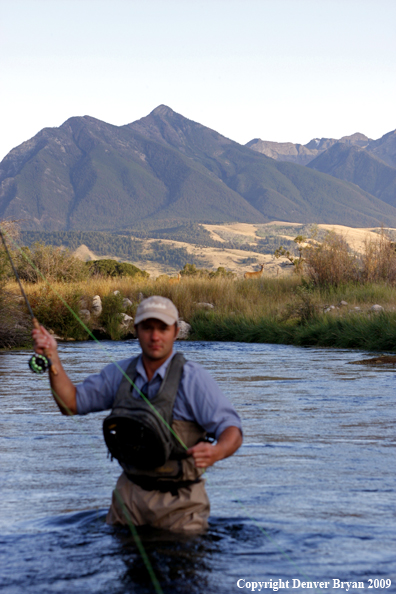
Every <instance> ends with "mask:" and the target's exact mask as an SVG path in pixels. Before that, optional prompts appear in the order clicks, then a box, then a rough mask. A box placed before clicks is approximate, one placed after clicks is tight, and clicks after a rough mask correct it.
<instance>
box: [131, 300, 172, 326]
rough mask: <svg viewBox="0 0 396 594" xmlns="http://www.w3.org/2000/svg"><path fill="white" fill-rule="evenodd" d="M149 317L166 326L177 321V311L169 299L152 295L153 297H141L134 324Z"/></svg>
mask: <svg viewBox="0 0 396 594" xmlns="http://www.w3.org/2000/svg"><path fill="white" fill-rule="evenodd" d="M150 318H154V319H155V320H161V322H164V323H165V324H168V326H172V324H174V323H175V322H177V321H178V319H179V312H178V311H177V309H176V306H175V305H174V303H172V301H171V300H170V299H167V298H166V297H159V296H158V295H153V297H148V298H147V299H143V301H142V302H141V303H140V304H139V306H138V308H137V310H136V315H135V326H136V325H137V324H139V323H140V322H143V321H144V320H148V319H150Z"/></svg>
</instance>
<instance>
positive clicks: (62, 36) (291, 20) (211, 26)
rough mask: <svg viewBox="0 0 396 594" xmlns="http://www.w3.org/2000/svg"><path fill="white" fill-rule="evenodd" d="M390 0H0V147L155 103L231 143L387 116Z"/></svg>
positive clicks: (373, 122) (376, 128)
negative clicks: (79, 119) (75, 119)
mask: <svg viewBox="0 0 396 594" xmlns="http://www.w3.org/2000/svg"><path fill="white" fill-rule="evenodd" d="M395 23H396V2H395V0H357V1H355V0H0V92H1V94H0V97H1V110H0V159H2V158H3V157H4V156H5V155H6V154H7V153H8V152H9V151H10V150H11V149H12V148H14V147H15V146H18V145H19V144H21V143H22V142H24V141H25V140H28V139H29V138H31V137H32V136H34V135H35V134H37V132H39V131H40V130H41V129H42V128H45V127H53V126H60V125H61V124H62V123H63V122H64V121H66V120H67V119H68V118H70V117H72V116H83V115H90V116H93V117H95V118H98V119H100V120H103V121H105V122H108V123H110V124H114V125H123V124H127V123H129V122H133V121H135V120H137V119H139V118H141V117H144V116H146V115H147V114H148V113H150V112H151V111H152V110H153V109H155V107H157V106H158V105H160V104H165V105H168V106H169V107H171V108H172V109H173V110H174V111H176V112H178V113H180V114H182V115H183V116H185V117H187V118H189V119H191V120H194V121H196V122H199V123H201V124H204V125H205V126H208V127H210V128H213V129H215V130H216V131H218V132H220V133H221V134H223V135H224V136H227V137H228V138H231V139H233V140H235V141H237V142H240V143H241V144H245V143H246V142H248V141H249V140H252V139H253V138H261V139H262V140H272V141H276V142H295V143H301V144H306V143H307V142H309V141H310V140H311V139H312V138H322V137H325V138H328V137H331V138H340V137H342V136H345V135H349V134H353V133H354V132H361V133H363V134H366V135H367V136H369V137H370V138H380V137H381V136H382V135H383V134H386V133H387V132H390V131H391V130H394V129H395V128H396V115H395V113H396V110H395V104H396V101H395V100H396V69H395V66H396V35H395V34H394V28H395Z"/></svg>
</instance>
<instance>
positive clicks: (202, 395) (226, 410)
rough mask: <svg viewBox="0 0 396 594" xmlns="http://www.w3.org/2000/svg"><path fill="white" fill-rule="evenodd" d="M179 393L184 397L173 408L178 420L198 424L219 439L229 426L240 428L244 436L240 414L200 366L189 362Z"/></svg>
mask: <svg viewBox="0 0 396 594" xmlns="http://www.w3.org/2000/svg"><path fill="white" fill-rule="evenodd" d="M179 390H180V396H181V398H180V399H178V400H176V402H175V407H174V409H173V416H174V418H175V419H181V420H185V421H195V422H197V423H199V425H201V427H202V428H203V429H205V431H207V432H208V433H213V434H214V435H215V437H216V439H218V438H219V437H220V435H221V434H222V433H223V431H224V430H225V429H227V428H228V427H237V428H238V429H239V430H240V431H241V433H242V423H241V419H240V417H239V415H238V413H237V412H236V411H235V409H234V407H233V406H232V404H231V402H230V401H229V400H228V398H227V397H226V396H225V395H224V394H223V392H222V391H221V390H220V388H219V386H218V385H217V383H216V382H215V380H214V379H213V378H212V376H211V375H210V374H209V373H208V372H207V371H206V370H205V369H204V368H203V367H201V366H200V365H199V364H198V363H193V362H192V361H187V362H186V364H185V365H184V370H183V376H182V380H181V386H180V388H179Z"/></svg>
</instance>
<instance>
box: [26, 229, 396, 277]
mask: <svg viewBox="0 0 396 594" xmlns="http://www.w3.org/2000/svg"><path fill="white" fill-rule="evenodd" d="M164 224H165V223H164ZM331 230H334V231H335V232H337V233H339V234H342V235H343V236H344V237H345V239H346V241H347V242H348V243H349V245H350V246H351V248H352V249H353V250H354V251H355V252H359V253H361V252H362V251H363V247H364V241H365V240H366V239H369V238H372V239H375V238H376V237H378V232H379V231H380V228H360V229H358V228H352V227H346V226H342V225H324V224H320V225H311V224H309V225H302V224H299V223H286V222H281V221H277V222H271V223H266V224H259V225H254V224H249V223H230V224H216V225H215V224H203V225H198V224H195V223H194V224H179V225H177V224H176V225H175V224H173V226H169V225H168V226H167V227H166V226H165V227H164V226H162V227H159V228H158V227H157V228H155V229H149V228H145V229H143V228H142V227H141V228H140V229H136V230H130V231H127V230H126V231H124V232H123V233H122V234H110V233H100V232H97V233H96V232H89V233H81V232H80V233H65V232H63V233H32V232H23V233H22V241H23V242H24V243H25V244H26V245H30V244H31V243H32V242H33V241H43V242H44V243H53V244H54V245H64V246H65V247H69V249H71V250H72V251H74V253H75V254H76V255H77V256H78V257H79V258H81V259H82V260H85V261H86V260H95V259H100V258H116V259H118V260H121V261H123V262H131V263H132V264H135V265H136V266H138V267H139V268H141V269H143V270H147V272H149V273H150V275H151V277H152V278H155V277H157V276H159V275H161V274H168V275H175V274H176V273H177V272H178V271H179V270H180V269H181V268H183V266H184V264H185V263H187V262H188V263H190V264H195V265H196V266H198V267H201V268H208V269H216V268H218V267H219V266H223V267H225V268H226V269H228V270H231V271H232V272H234V273H235V274H236V275H237V276H243V274H244V273H245V272H247V271H254V270H258V268H259V264H264V265H265V267H264V275H265V276H270V277H274V276H285V275H289V274H291V273H292V271H293V268H292V266H290V263H289V262H288V260H286V259H285V258H280V259H275V258H274V257H273V253H274V251H275V249H276V248H278V247H279V246H280V245H283V247H285V248H287V249H288V250H289V251H290V252H291V253H293V252H294V254H295V255H297V250H296V244H295V243H294V241H293V240H294V238H295V237H296V236H297V235H303V236H306V237H312V236H313V237H315V238H316V239H317V240H319V241H320V240H321V239H322V238H323V237H324V235H325V234H326V232H328V231H331ZM386 231H387V232H388V233H389V236H390V237H391V238H392V239H396V229H386Z"/></svg>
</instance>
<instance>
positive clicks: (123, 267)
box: [85, 259, 150, 278]
mask: <svg viewBox="0 0 396 594" xmlns="http://www.w3.org/2000/svg"><path fill="white" fill-rule="evenodd" d="M85 266H86V267H87V269H88V270H89V272H90V273H91V274H98V275H101V276H113V277H123V276H136V275H140V276H142V277H146V278H148V277H149V276H150V275H149V273H148V272H146V271H145V270H140V268H138V267H137V266H134V265H133V264H129V263H128V262H117V261H116V260H111V259H103V260H93V261H92V262H86V263H85Z"/></svg>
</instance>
